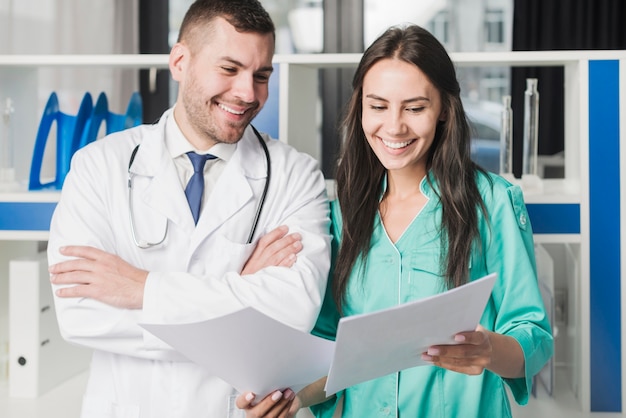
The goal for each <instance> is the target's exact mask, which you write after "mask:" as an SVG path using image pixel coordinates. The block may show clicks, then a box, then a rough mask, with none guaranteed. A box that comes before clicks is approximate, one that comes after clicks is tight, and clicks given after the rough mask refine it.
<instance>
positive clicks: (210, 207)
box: [191, 128, 266, 245]
mask: <svg viewBox="0 0 626 418" xmlns="http://www.w3.org/2000/svg"><path fill="white" fill-rule="evenodd" d="M265 177H266V170H265V158H264V157H263V151H262V150H261V149H260V145H258V142H257V139H256V136H255V135H254V133H252V131H251V129H250V128H248V129H247V130H246V134H245V135H244V137H243V138H242V139H241V140H240V141H239V142H238V143H237V150H236V151H235V153H234V154H233V156H232V158H231V159H230V161H229V162H228V164H227V165H226V167H225V168H224V171H223V172H222V174H221V176H220V178H219V180H218V181H217V183H216V185H215V188H214V189H213V191H212V192H211V195H210V196H209V198H208V200H207V202H206V206H205V207H204V208H203V209H202V214H201V215H200V219H199V221H198V225H197V227H196V230H195V232H194V234H193V237H192V240H191V241H192V245H199V244H200V243H201V242H202V241H203V240H204V239H206V238H207V236H209V235H210V234H212V233H213V232H215V231H216V230H217V229H218V228H219V227H220V226H221V225H223V224H224V223H225V222H226V221H228V220H229V219H230V218H232V217H233V216H236V215H237V213H238V212H240V211H241V209H242V208H243V207H244V206H246V205H247V204H249V203H250V202H251V201H253V200H254V190H253V187H252V185H251V180H258V179H260V178H265ZM252 203H253V204H254V203H255V202H252ZM249 218H250V219H248V217H246V218H242V220H241V222H237V223H235V224H234V225H236V226H235V227H234V228H236V229H237V231H236V234H234V235H231V237H233V238H234V239H236V238H235V237H239V239H240V242H241V243H243V242H245V240H246V239H247V238H248V231H249V228H250V227H251V224H252V222H253V219H252V216H250V217H249ZM231 233H233V231H232V230H231V231H229V234H231Z"/></svg>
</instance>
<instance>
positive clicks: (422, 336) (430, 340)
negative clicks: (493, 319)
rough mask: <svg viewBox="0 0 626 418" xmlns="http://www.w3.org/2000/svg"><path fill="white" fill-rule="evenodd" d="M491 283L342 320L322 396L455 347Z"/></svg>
mask: <svg viewBox="0 0 626 418" xmlns="http://www.w3.org/2000/svg"><path fill="white" fill-rule="evenodd" d="M495 280H496V274H495V273H494V274H490V275H488V276H485V277H483V278H482V279H479V280H475V281H473V282H470V283H468V284H466V285H464V286H460V287H457V288H455V289H452V290H450V291H448V292H445V293H441V294H438V295H435V296H432V297H429V298H426V299H420V300H417V301H415V302H410V303H406V304H403V305H399V306H395V307H392V308H389V309H385V310H382V311H378V312H373V313H369V314H363V315H355V316H350V317H345V318H342V319H341V320H340V321H339V327H338V329H337V339H336V346H335V355H334V358H333V361H332V366H331V368H330V372H329V374H328V380H327V381H326V388H325V390H326V395H327V396H330V395H332V394H334V393H336V392H338V391H340V390H342V389H344V388H347V387H349V386H352V385H355V384H357V383H361V382H365V381H367V380H370V379H374V378H377V377H380V376H385V375H387V374H390V373H395V372H397V371H399V370H404V369H408V368H411V367H415V366H420V365H425V364H428V363H426V362H425V361H423V360H422V359H421V355H422V353H423V352H425V351H426V350H427V349H428V347H429V346H431V345H437V344H455V342H454V335H455V334H457V333H458V332H462V331H471V330H474V329H475V328H476V325H478V322H479V321H480V317H481V316H482V313H483V311H484V310H485V305H486V304H487V300H488V299H489V295H490V294H491V289H492V288H493V284H494V282H495Z"/></svg>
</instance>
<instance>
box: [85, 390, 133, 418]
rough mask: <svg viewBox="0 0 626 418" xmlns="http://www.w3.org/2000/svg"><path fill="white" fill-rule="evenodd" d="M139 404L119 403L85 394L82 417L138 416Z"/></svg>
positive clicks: (127, 417)
mask: <svg viewBox="0 0 626 418" xmlns="http://www.w3.org/2000/svg"><path fill="white" fill-rule="evenodd" d="M139 411H140V410H139V406H138V405H119V404H117V403H115V402H111V401H109V400H107V399H104V398H100V397H98V396H91V395H85V396H84V397H83V406H82V412H81V417H89V418H138V417H139Z"/></svg>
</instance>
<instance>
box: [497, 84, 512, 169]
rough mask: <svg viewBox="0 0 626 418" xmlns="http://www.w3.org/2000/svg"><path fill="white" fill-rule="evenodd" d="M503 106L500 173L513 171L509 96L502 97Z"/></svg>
mask: <svg viewBox="0 0 626 418" xmlns="http://www.w3.org/2000/svg"><path fill="white" fill-rule="evenodd" d="M502 103H503V105H504V108H503V109H502V117H501V119H500V174H501V175H511V174H512V173H513V109H511V96H504V97H503V98H502Z"/></svg>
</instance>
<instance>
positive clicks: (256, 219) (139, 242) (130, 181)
mask: <svg viewBox="0 0 626 418" xmlns="http://www.w3.org/2000/svg"><path fill="white" fill-rule="evenodd" d="M250 127H251V128H252V130H253V131H254V134H255V135H256V137H257V139H258V140H259V143H260V144H261V147H262V148H263V152H264V153H265V161H266V162H267V178H266V179H265V187H264V188H263V194H262V195H261V200H259V205H258V206H257V209H256V213H255V215H254V220H253V222H252V228H250V234H249V235H248V241H247V243H248V244H250V243H251V242H252V237H253V236H254V232H255V231H256V227H257V224H258V223H259V217H260V216H261V211H262V210H263V205H264V204H265V197H266V196H267V189H268V188H269V185H270V174H271V171H272V170H271V162H270V152H269V151H268V149H267V145H266V144H265V141H264V140H263V137H261V134H260V133H259V131H257V130H256V128H255V127H254V126H252V125H250ZM139 145H141V144H139ZM139 145H137V146H136V147H135V149H133V152H132V153H131V154H130V160H129V161H128V212H129V218H130V230H131V233H132V236H133V242H134V243H135V245H136V246H137V247H139V248H141V249H144V250H145V249H147V248H151V247H154V246H156V245H159V244H162V243H163V241H165V238H166V237H167V229H168V223H169V222H166V223H165V232H164V233H163V238H161V240H160V241H157V242H149V241H145V240H141V239H139V238H137V231H135V217H134V214H133V204H132V203H133V177H134V176H135V174H133V173H131V171H130V168H131V166H132V165H133V161H135V155H136V154H137V150H138V149H139Z"/></svg>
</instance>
